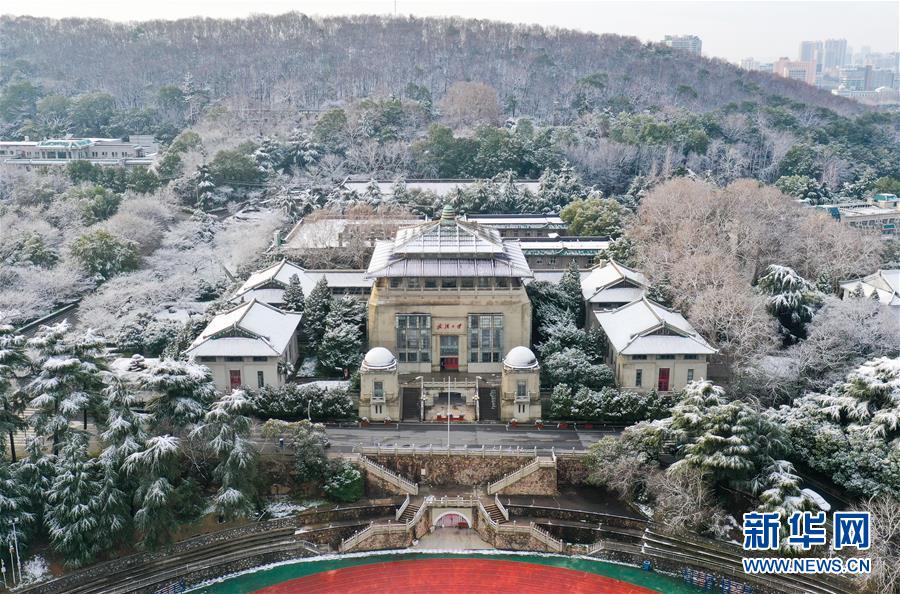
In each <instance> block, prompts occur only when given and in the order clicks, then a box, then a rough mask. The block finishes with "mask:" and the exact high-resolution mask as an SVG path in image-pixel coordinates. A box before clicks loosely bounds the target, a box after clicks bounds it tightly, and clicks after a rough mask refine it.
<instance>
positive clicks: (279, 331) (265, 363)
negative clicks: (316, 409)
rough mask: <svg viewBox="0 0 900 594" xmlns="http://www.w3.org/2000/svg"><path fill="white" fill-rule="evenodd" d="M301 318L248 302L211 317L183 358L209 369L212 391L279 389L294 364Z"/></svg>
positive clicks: (259, 303) (269, 306)
mask: <svg viewBox="0 0 900 594" xmlns="http://www.w3.org/2000/svg"><path fill="white" fill-rule="evenodd" d="M301 318H302V315H301V314H298V313H291V312H285V311H281V310H280V309H278V308H276V307H273V306H271V305H267V304H265V303H261V302H259V301H257V300H255V299H251V300H250V301H247V302H246V303H242V304H240V305H237V306H235V307H233V308H231V309H229V310H227V311H224V312H222V313H220V314H219V315H217V316H216V317H214V318H213V319H212V321H211V322H210V323H209V325H208V326H207V327H206V328H204V330H203V332H201V333H200V336H198V337H197V338H196V339H195V340H194V342H193V343H191V346H190V347H188V349H187V351H186V354H187V355H188V356H190V357H192V358H194V359H195V360H196V361H197V362H198V363H202V364H203V365H206V366H207V367H209V369H210V371H212V375H213V379H214V380H215V382H216V386H217V387H218V388H220V389H222V390H230V389H234V388H238V387H240V386H247V387H251V388H261V387H263V386H280V385H282V384H284V382H285V379H286V377H287V371H288V365H293V364H294V363H295V362H296V361H297V356H298V345H297V327H298V325H299V324H300V319H301Z"/></svg>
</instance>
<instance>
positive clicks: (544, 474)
mask: <svg viewBox="0 0 900 594" xmlns="http://www.w3.org/2000/svg"><path fill="white" fill-rule="evenodd" d="M558 492H559V489H558V488H557V485H556V468H538V469H537V470H536V471H534V472H532V473H531V474H529V475H528V476H524V477H522V478H521V479H520V480H518V481H516V482H514V483H513V484H511V485H509V486H508V487H504V488H503V489H501V490H500V494H501V495H556V494H557V493H558Z"/></svg>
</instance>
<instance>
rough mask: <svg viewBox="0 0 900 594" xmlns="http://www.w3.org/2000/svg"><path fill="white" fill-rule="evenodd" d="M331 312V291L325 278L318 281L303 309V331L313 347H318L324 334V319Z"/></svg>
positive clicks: (307, 297)
mask: <svg viewBox="0 0 900 594" xmlns="http://www.w3.org/2000/svg"><path fill="white" fill-rule="evenodd" d="M330 310H331V289H329V288H328V281H327V280H325V277H324V276H323V277H322V278H320V279H319V282H317V283H316V286H315V287H313V290H312V291H310V293H309V295H307V296H306V305H305V307H304V309H303V311H304V316H303V329H304V331H305V332H306V337H307V340H309V342H310V344H311V345H313V346H316V345H318V343H319V341H320V340H322V335H323V334H325V318H327V317H328V312H329V311H330Z"/></svg>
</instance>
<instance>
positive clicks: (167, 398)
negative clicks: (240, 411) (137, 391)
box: [141, 359, 216, 432]
mask: <svg viewBox="0 0 900 594" xmlns="http://www.w3.org/2000/svg"><path fill="white" fill-rule="evenodd" d="M141 385H142V386H143V387H144V388H145V389H147V390H149V391H151V395H150V398H149V399H148V400H147V410H148V411H149V412H150V413H151V415H152V420H151V423H152V425H153V426H154V427H155V428H156V429H157V430H165V431H169V432H178V431H181V430H183V429H185V428H186V427H188V426H190V425H193V424H194V423H196V422H197V421H199V420H200V419H201V418H202V417H203V414H204V412H205V411H206V407H207V406H208V405H209V403H211V402H212V401H213V400H215V397H216V386H215V383H213V378H212V373H211V372H210V371H209V368H207V367H205V366H203V365H199V364H197V363H193V362H190V361H175V360H172V359H163V360H161V361H160V362H159V364H157V365H154V366H153V367H152V368H150V369H148V370H147V371H146V372H144V373H143V374H142V377H141Z"/></svg>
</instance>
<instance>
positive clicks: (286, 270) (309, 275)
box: [231, 260, 373, 303]
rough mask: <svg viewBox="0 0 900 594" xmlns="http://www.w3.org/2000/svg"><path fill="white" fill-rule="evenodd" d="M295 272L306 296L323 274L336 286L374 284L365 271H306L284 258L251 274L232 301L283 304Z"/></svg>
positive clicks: (356, 286)
mask: <svg viewBox="0 0 900 594" xmlns="http://www.w3.org/2000/svg"><path fill="white" fill-rule="evenodd" d="M295 274H296V275H297V278H298V279H299V280H300V286H301V287H303V293H304V294H306V295H309V293H310V292H311V291H312V290H313V288H314V287H315V286H316V283H318V282H319V280H320V279H322V278H323V277H324V278H325V280H326V282H327V283H328V286H329V287H330V288H332V289H349V288H354V289H356V288H361V289H371V288H372V283H373V280H372V279H368V278H366V273H365V271H363V270H306V269H305V268H301V267H300V266H297V265H296V264H293V263H291V262H288V261H287V260H282V261H281V262H279V263H277V264H274V265H272V266H269V267H268V268H265V269H263V270H260V271H258V272H254V273H253V274H251V275H250V277H249V278H248V279H247V281H246V282H244V284H243V285H241V288H240V289H238V290H237V291H236V292H235V294H234V296H233V297H232V299H231V300H232V301H239V300H240V301H250V300H251V299H256V300H257V301H261V302H263V303H281V302H282V294H283V293H284V288H286V287H287V286H288V284H290V282H291V277H292V276H293V275H295Z"/></svg>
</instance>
